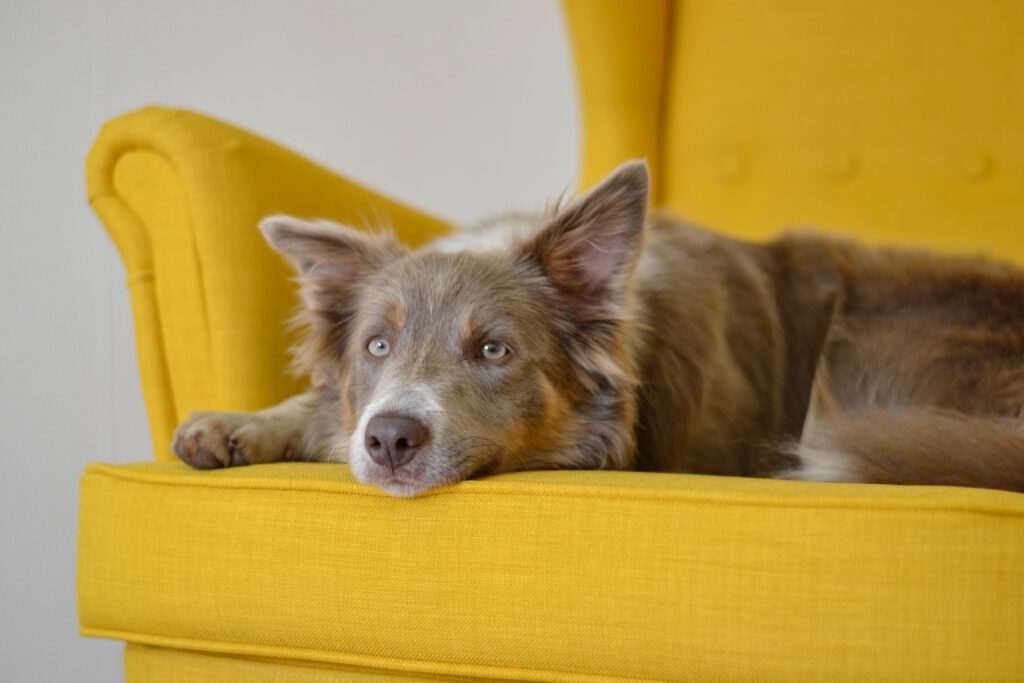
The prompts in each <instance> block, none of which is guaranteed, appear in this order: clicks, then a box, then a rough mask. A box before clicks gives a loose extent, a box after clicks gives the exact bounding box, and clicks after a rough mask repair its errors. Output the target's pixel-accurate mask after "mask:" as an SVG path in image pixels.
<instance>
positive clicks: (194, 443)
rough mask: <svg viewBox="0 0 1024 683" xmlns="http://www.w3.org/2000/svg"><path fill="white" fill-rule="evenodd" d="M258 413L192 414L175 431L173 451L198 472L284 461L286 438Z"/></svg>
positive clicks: (286, 453) (286, 447) (286, 451)
mask: <svg viewBox="0 0 1024 683" xmlns="http://www.w3.org/2000/svg"><path fill="white" fill-rule="evenodd" d="M271 422H272V421H269V420H267V419H265V418H264V417H263V416H262V415H260V414H257V413H219V412H204V413H192V414H191V415H189V416H188V419H187V420H185V421H184V422H182V423H181V425H180V426H179V427H178V429H177V430H176V431H175V432H174V442H173V443H172V444H171V449H172V450H173V451H174V453H175V455H177V456H178V457H179V458H181V459H182V461H184V462H185V463H187V464H189V465H191V466H192V467H196V468H199V469H212V468H216V467H230V466H233V465H251V464H256V463H261V462H272V461H274V460H283V459H285V458H286V457H287V455H288V443H287V442H288V439H287V435H281V434H277V433H275V430H274V429H273V424H271Z"/></svg>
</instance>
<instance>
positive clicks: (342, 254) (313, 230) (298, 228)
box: [260, 214, 402, 286]
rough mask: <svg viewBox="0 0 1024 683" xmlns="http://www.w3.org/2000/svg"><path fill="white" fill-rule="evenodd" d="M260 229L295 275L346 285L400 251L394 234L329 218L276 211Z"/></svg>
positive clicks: (261, 224) (265, 219) (262, 223)
mask: <svg viewBox="0 0 1024 683" xmlns="http://www.w3.org/2000/svg"><path fill="white" fill-rule="evenodd" d="M260 230H261V231H262V232H263V236H264V237H266V239H267V242H268V243H270V246H271V247H273V248H274V249H275V250H277V251H278V252H279V253H281V254H282V255H284V256H285V257H286V258H287V259H288V260H289V261H290V262H291V264H292V265H293V266H294V267H295V270H296V271H298V273H299V275H301V276H303V277H305V278H310V279H316V280H321V281H324V284H327V281H330V282H331V283H333V284H335V285H341V286H347V285H350V284H352V283H353V282H355V281H356V280H357V279H358V278H359V277H360V276H362V275H364V274H365V273H366V272H368V271H371V270H374V269H376V268H379V267H380V266H381V265H383V264H384V263H386V262H387V261H388V260H389V259H390V258H392V257H394V256H398V255H400V254H401V253H402V249H401V247H400V245H399V244H398V242H397V241H396V240H395V238H394V236H393V235H391V234H390V233H387V232H378V233H370V232H364V231H361V230H356V229H354V228H349V227H346V226H344V225H339V224H337V223H331V222H329V221H322V220H318V221H304V220H300V219H298V218H293V217H292V216H286V215H283V214H278V215H276V216H269V217H267V218H264V219H263V221H262V222H261V223H260Z"/></svg>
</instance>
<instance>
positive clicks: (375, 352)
mask: <svg viewBox="0 0 1024 683" xmlns="http://www.w3.org/2000/svg"><path fill="white" fill-rule="evenodd" d="M366 350H367V351H369V352H370V355H371V356H377V357H378V358H380V357H381V356H386V355H388V353H390V352H391V344H389V343H388V340H387V339H384V338H383V337H376V338H374V339H371V340H370V343H369V344H367V345H366Z"/></svg>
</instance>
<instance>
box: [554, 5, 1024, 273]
mask: <svg viewBox="0 0 1024 683" xmlns="http://www.w3.org/2000/svg"><path fill="white" fill-rule="evenodd" d="M563 4H564V6H565V8H566V18H567V20H568V21H567V23H568V27H569V29H570V35H571V38H572V42H573V46H574V54H575V57H576V66H577V73H578V75H579V87H580V104H581V110H582V112H581V115H582V122H583V126H584V133H585V135H584V137H583V140H582V143H583V168H582V177H583V181H584V184H585V185H591V184H593V183H596V182H597V181H598V180H599V179H600V178H602V177H603V176H604V175H605V174H606V173H607V172H608V171H610V170H611V169H612V168H614V167H615V166H616V165H618V164H619V163H621V162H622V161H623V160H624V159H628V158H631V157H637V156H646V157H648V159H649V160H650V161H651V162H652V170H653V172H654V186H655V191H656V196H657V200H658V204H659V205H660V206H663V207H665V208H667V209H669V210H671V211H674V212H676V213H678V214H680V215H684V216H686V217H688V218H691V219H693V220H696V221H698V222H701V223H703V224H706V225H708V226H710V227H713V228H714V229H715V230H720V231H724V232H727V233H729V234H732V235H735V236H739V237H744V238H750V239H762V238H765V237H769V236H771V235H775V234H777V233H779V232H780V231H781V230H784V229H787V228H788V229H807V228H808V227H810V226H814V227H815V228H816V229H827V230H832V231H835V232H838V233H840V234H846V235H851V236H854V237H856V238H857V239H860V240H864V241H868V242H873V243H883V244H899V245H916V246H921V247H927V248H931V249H948V250H956V251H970V252H973V251H981V252H984V253H987V254H990V255H992V256H996V257H999V258H1005V259H1010V260H1014V261H1017V262H1024V220H1022V216H1024V193H1022V192H1021V191H1020V188H1021V187H1024V127H1022V126H1021V125H1020V121H1021V120H1022V119H1024V98H1022V96H1021V93H1024V51H1022V50H1021V49H1020V45H1021V41H1020V36H1021V35H1022V34H1024V3H1021V2H1017V0H985V1H984V2H979V3H963V2H933V1H931V0H905V1H903V2H899V3H893V2H890V1H889V0H783V1H780V2H749V0H687V1H686V2H666V1H662V0H644V1H643V2H616V0H565V2H564V3H563Z"/></svg>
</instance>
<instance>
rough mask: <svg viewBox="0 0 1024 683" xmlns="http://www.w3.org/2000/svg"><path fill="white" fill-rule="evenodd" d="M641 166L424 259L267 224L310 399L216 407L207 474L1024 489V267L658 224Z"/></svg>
mask: <svg viewBox="0 0 1024 683" xmlns="http://www.w3.org/2000/svg"><path fill="white" fill-rule="evenodd" d="M648 188H649V179H648V173H647V168H646V165H645V164H644V163H643V162H632V163H627V164H625V165H623V166H621V167H620V168H619V169H617V170H616V171H614V172H613V173H612V174H611V175H610V176H609V177H608V178H606V179H605V180H604V181H603V182H602V183H601V184H600V185H598V186H597V187H596V188H594V189H593V190H591V191H590V192H588V193H586V194H585V195H583V196H581V197H579V198H577V199H575V200H574V201H571V202H569V203H568V204H567V205H565V206H561V207H555V208H553V209H551V210H548V211H545V212H543V213H542V214H540V215H537V216H528V215H519V214H513V215H508V216H504V217H501V218H498V219H495V220H492V221H488V222H486V223H484V224H481V225H479V226H476V227H473V228H468V229H465V230H463V231H461V232H456V233H454V234H452V235H449V236H446V237H443V238H441V239H440V240H438V241H436V242H435V243H433V244H431V245H428V246H426V247H424V248H421V249H419V250H416V251H412V250H410V249H408V248H407V247H405V246H403V245H402V244H401V243H399V241H397V240H396V238H395V237H394V236H393V235H392V234H391V233H389V232H386V231H379V232H366V231H359V230H355V229H352V228H348V227H344V226H341V225H336V224H333V223H329V222H325V221H315V222H306V221H302V220H298V219H295V218H291V217H288V216H273V217H270V218H267V219H266V220H265V221H263V223H262V224H261V229H262V231H263V233H264V235H265V236H266V238H267V240H268V241H269V243H270V245H271V246H272V247H273V248H274V249H276V250H277V251H279V252H280V253H281V254H283V255H284V256H285V257H286V258H287V259H288V260H289V261H290V262H291V264H292V265H293V266H294V267H295V269H296V271H297V272H298V277H299V281H300V283H301V288H300V290H301V297H302V301H303V309H302V313H301V321H302V323H304V324H305V326H306V327H307V332H306V336H305V339H304V341H303V342H302V343H301V345H300V346H299V347H298V348H297V350H296V365H297V367H298V368H299V369H300V370H301V371H302V372H306V373H309V375H310V376H311V378H312V389H311V390H310V391H308V392H307V393H304V394H302V395H299V396H296V397H293V398H291V399H289V400H287V401H285V402H284V403H282V404H280V405H277V406H274V407H272V408H269V409H267V410H264V411H261V412H257V413H252V414H248V413H220V412H204V413H196V414H193V415H191V416H190V417H189V418H188V419H187V420H186V421H185V422H184V423H183V424H182V425H181V426H180V427H179V428H178V430H177V431H176V434H175V439H174V443H173V450H174V451H175V453H177V455H178V456H179V457H180V458H181V459H182V460H183V461H185V462H186V463H189V464H190V465H192V466H194V467H199V468H211V467H223V466H229V465H245V464H256V463H267V462H274V461H280V460H307V461H336V462H344V461H347V462H348V463H349V464H350V466H351V470H352V472H353V474H354V476H355V477H356V478H357V479H358V480H359V481H361V482H364V483H367V484H372V485H375V486H377V487H379V488H381V489H383V490H385V491H387V492H389V493H391V494H394V495H398V496H413V495H418V494H422V493H424V492H427V491H429V490H431V489H434V488H436V487H439V486H442V485H446V484H453V483H456V482H459V481H461V480H464V479H467V478H471V477H479V476H484V475H491V474H498V473H502V472H510V471H515V470H527V469H543V468H586V469H619V470H623V469H636V470H647V471H656V472H689V473H699V474H711V475H731V476H754V477H778V478H785V479H799V480H808V481H823V482H875V483H886V484H935V485H956V486H975V487H989V488H997V489H1006V490H1012V491H1024V271H1022V270H1019V269H1016V268H1014V267H1013V266H1010V265H1006V264H1002V263H996V262H992V261H987V260H984V259H981V258H966V257H953V256H937V255H930V254H925V253H918V252H913V251H900V250H888V249H872V248H866V247H862V246H858V245H856V244H853V243H850V242H846V241H842V240H838V239H835V238H828V237H824V236H814V235H810V234H788V235H785V236H783V237H780V238H778V239H776V240H774V241H770V242H767V243H760V244H755V243H747V242H741V241H737V240H733V239H730V238H727V237H723V236H720V235H717V234H714V233H712V232H708V231H706V230H704V229H701V228H699V227H696V226H693V225H689V224H687V223H684V222H680V221H674V220H671V219H669V218H667V217H664V216H660V215H649V214H648V194H649V189H648Z"/></svg>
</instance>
